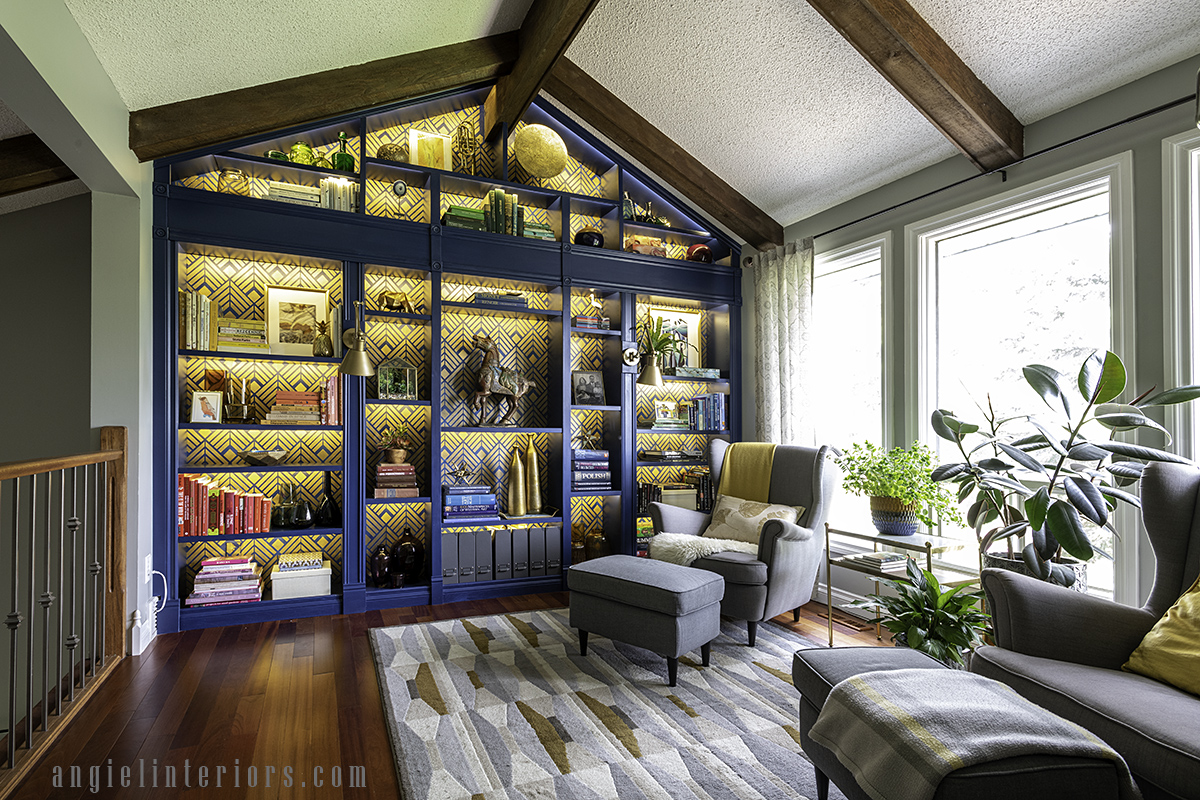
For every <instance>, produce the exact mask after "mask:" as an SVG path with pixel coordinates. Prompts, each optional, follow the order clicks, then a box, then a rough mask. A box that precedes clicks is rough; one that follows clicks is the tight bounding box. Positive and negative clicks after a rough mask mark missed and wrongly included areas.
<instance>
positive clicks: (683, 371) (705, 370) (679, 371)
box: [675, 366, 721, 378]
mask: <svg viewBox="0 0 1200 800" xmlns="http://www.w3.org/2000/svg"><path fill="white" fill-rule="evenodd" d="M675 376H676V377H679V378H719V377H721V370H719V369H717V368H716V367H687V366H683V367H676V368H675Z"/></svg>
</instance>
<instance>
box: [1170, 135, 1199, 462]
mask: <svg viewBox="0 0 1200 800" xmlns="http://www.w3.org/2000/svg"><path fill="white" fill-rule="evenodd" d="M1163 187H1164V192H1163V196H1164V208H1163V223H1164V228H1165V233H1166V239H1165V242H1164V252H1163V255H1164V258H1163V263H1164V265H1165V267H1166V272H1167V274H1166V275H1165V276H1164V281H1163V285H1164V287H1165V290H1166V298H1165V302H1164V303H1163V310H1164V312H1165V315H1166V317H1167V320H1166V323H1167V324H1166V334H1167V338H1166V343H1165V344H1166V353H1167V359H1166V363H1167V373H1166V381H1165V385H1166V386H1184V385H1187V384H1192V383H1196V382H1197V381H1198V380H1200V131H1195V130H1191V131H1188V132H1187V133H1183V134H1180V135H1178V136H1173V137H1171V138H1170V139H1166V140H1164V141H1163ZM1166 414H1167V423H1168V425H1167V427H1168V429H1170V430H1172V431H1174V432H1175V433H1176V438H1177V439H1178V442H1177V448H1178V450H1179V451H1180V452H1183V453H1184V454H1185V455H1188V456H1190V457H1191V458H1193V459H1194V458H1196V456H1197V455H1200V425H1198V424H1197V418H1196V409H1195V408H1193V404H1192V403H1185V404H1183V405H1177V406H1167V407H1166Z"/></svg>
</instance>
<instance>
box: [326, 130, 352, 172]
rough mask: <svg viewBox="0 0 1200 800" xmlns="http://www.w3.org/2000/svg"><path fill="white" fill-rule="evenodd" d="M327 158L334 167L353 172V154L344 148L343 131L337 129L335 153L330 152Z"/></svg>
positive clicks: (344, 134) (344, 133) (344, 137)
mask: <svg viewBox="0 0 1200 800" xmlns="http://www.w3.org/2000/svg"><path fill="white" fill-rule="evenodd" d="M329 160H330V162H332V163H333V168H334V169H340V170H342V171H343V172H354V156H352V155H350V151H349V150H347V149H346V132H345V131H338V149H337V152H336V153H332V154H330V156H329Z"/></svg>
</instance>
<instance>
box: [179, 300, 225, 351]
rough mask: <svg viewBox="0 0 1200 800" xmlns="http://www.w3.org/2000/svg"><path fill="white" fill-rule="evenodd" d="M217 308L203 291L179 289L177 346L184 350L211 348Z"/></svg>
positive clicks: (214, 340)
mask: <svg viewBox="0 0 1200 800" xmlns="http://www.w3.org/2000/svg"><path fill="white" fill-rule="evenodd" d="M216 323H217V308H216V304H215V302H214V301H212V300H210V299H209V297H208V295H207V294H205V293H204V292H188V291H184V290H183V289H180V290H179V346H180V347H181V348H183V349H184V350H211V349H212V345H213V344H214V343H215V342H216V339H217V337H216V334H215V331H214V330H213V329H214V328H216Z"/></svg>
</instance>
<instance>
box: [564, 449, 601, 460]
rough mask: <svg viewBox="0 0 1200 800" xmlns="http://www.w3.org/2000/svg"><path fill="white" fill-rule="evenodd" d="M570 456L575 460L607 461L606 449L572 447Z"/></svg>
mask: <svg viewBox="0 0 1200 800" xmlns="http://www.w3.org/2000/svg"><path fill="white" fill-rule="evenodd" d="M571 457H572V458H574V459H575V460H576V461H608V451H607V450H584V449H581V448H574V449H572V450H571Z"/></svg>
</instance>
